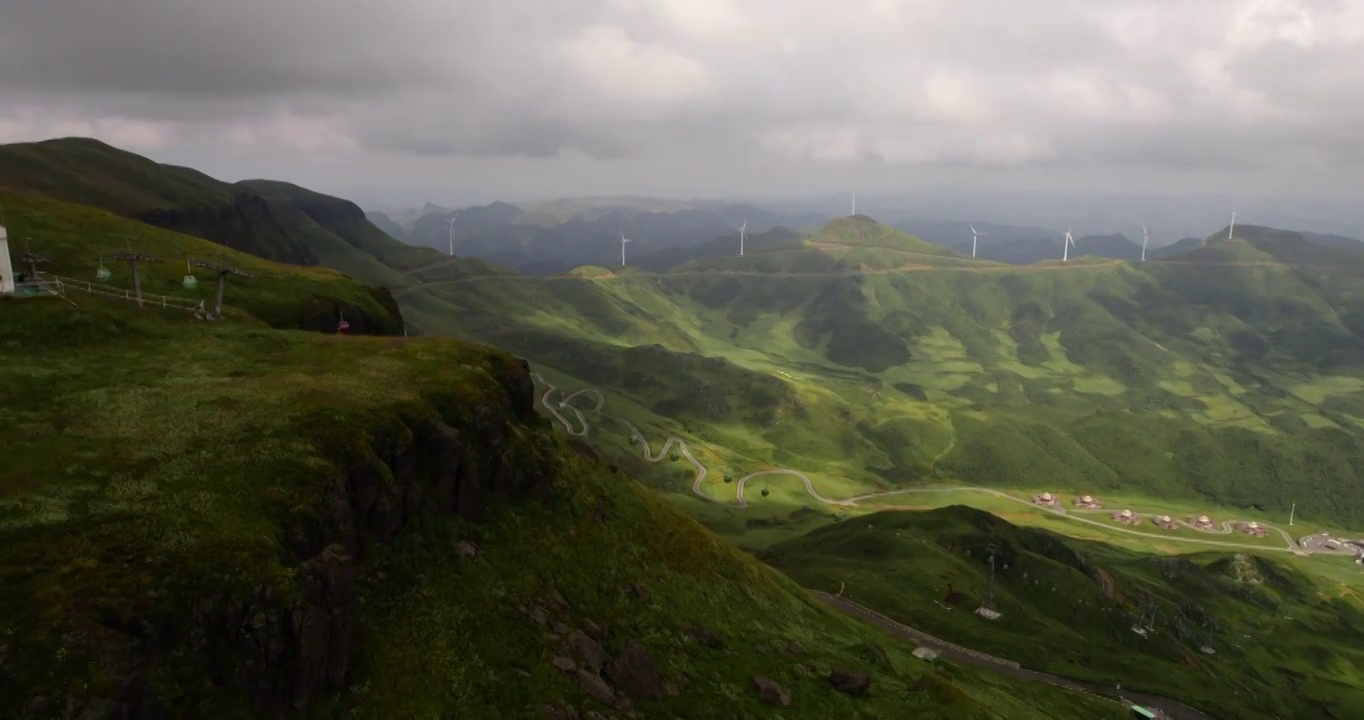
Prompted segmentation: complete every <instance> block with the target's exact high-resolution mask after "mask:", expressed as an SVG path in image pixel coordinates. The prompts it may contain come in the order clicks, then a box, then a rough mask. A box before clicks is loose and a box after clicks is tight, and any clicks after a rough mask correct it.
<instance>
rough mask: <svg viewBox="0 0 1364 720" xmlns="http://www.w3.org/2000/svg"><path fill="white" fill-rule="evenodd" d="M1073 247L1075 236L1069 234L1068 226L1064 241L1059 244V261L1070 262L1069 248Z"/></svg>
mask: <svg viewBox="0 0 1364 720" xmlns="http://www.w3.org/2000/svg"><path fill="white" fill-rule="evenodd" d="M1073 247H1075V238H1073V237H1071V236H1070V228H1066V242H1065V244H1064V245H1062V246H1061V262H1070V249H1071V248H1073Z"/></svg>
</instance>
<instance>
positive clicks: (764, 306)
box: [398, 218, 1364, 527]
mask: <svg viewBox="0 0 1364 720" xmlns="http://www.w3.org/2000/svg"><path fill="white" fill-rule="evenodd" d="M1237 233H1238V237H1237V239H1235V240H1232V241H1219V240H1216V239H1213V240H1210V241H1209V242H1207V243H1205V244H1204V246H1203V247H1201V248H1197V249H1195V250H1193V251H1192V252H1189V253H1186V254H1183V255H1179V256H1176V257H1172V258H1169V259H1165V260H1162V261H1152V262H1147V263H1142V264H1133V263H1126V262H1122V261H1115V260H1102V259H1090V258H1086V259H1079V260H1073V261H1071V262H1069V263H1061V262H1050V263H1041V264H1037V265H1032V266H1026V267H1017V266H1010V265H1004V264H999V263H989V262H983V261H972V260H971V259H970V258H966V257H963V256H961V255H959V254H957V253H954V252H952V251H950V250H946V249H943V248H938V247H935V246H931V245H928V244H927V243H924V242H923V241H920V240H918V239H917V238H913V237H912V236H908V235H905V234H904V233H900V232H898V231H895V230H893V229H890V228H885V227H883V226H879V225H877V224H875V223H874V222H873V221H870V220H868V219H865V218H844V219H840V220H837V221H835V222H833V223H831V224H830V225H829V226H828V227H826V228H825V229H824V230H823V231H821V232H819V233H816V234H815V235H813V236H811V237H810V238H808V239H807V240H806V241H805V242H804V244H803V245H802V246H801V247H800V248H799V249H776V250H768V251H763V252H757V253H753V254H752V255H749V256H745V257H742V258H737V257H730V258H715V259H708V260H702V261H696V262H693V263H688V264H685V265H682V266H679V267H677V268H675V269H674V270H672V271H670V272H666V273H648V272H640V271H638V270H632V271H629V272H618V271H614V270H613V271H602V272H596V273H587V274H576V275H569V276H561V277H552V278H528V277H523V276H518V275H514V274H505V273H501V274H492V273H482V272H467V273H465V274H464V275H463V276H461V277H455V276H454V275H451V276H449V277H448V279H441V278H440V277H434V276H433V277H432V278H431V279H430V281H429V282H425V283H424V284H421V285H419V286H416V287H412V288H406V289H404V290H403V291H401V292H400V293H399V296H398V297H399V301H400V303H401V304H402V306H403V307H404V309H405V311H406V312H408V313H409V315H410V316H411V317H412V318H413V319H414V322H416V323H417V324H418V325H420V326H421V327H422V328H423V329H424V330H426V331H428V332H434V333H441V334H451V335H456V336H461V337H470V338H475V339H479V340H484V341H487V342H492V343H494V344H498V345H501V346H503V347H507V348H508V349H510V350H512V351H513V352H516V353H518V354H521V355H523V356H525V357H528V358H530V359H532V360H534V361H537V362H540V363H543V364H545V365H547V366H548V367H551V368H553V369H555V370H557V371H559V372H561V373H562V374H563V377H564V382H565V383H566V385H565V390H566V391H569V392H571V391H572V390H575V389H577V386H575V385H574V383H581V384H582V385H590V384H600V386H601V388H602V389H603V390H606V391H608V392H610V393H614V394H615V396H616V397H618V398H620V399H621V400H622V401H623V402H624V403H627V404H626V405H625V407H627V408H628V409H629V412H631V413H634V414H633V415H632V416H631V419H632V421H633V422H635V423H636V424H637V425H641V426H650V427H652V428H654V429H655V431H656V432H659V433H661V434H664V433H671V432H676V431H679V430H683V431H685V432H688V433H691V434H692V437H695V438H698V439H700V440H702V441H703V443H713V444H715V445H716V446H717V447H715V451H716V452H717V453H721V454H723V455H724V456H725V457H726V458H727V460H726V462H733V463H735V464H736V467H735V470H736V471H739V470H743V469H744V468H752V469H760V468H762V467H764V466H766V467H772V466H777V467H792V468H796V469H800V470H804V471H806V472H809V473H812V474H814V475H815V476H819V475H821V474H822V475H824V476H825V478H826V479H825V480H824V482H829V483H844V482H845V481H850V482H852V483H854V484H856V485H859V486H861V487H862V488H863V489H865V490H866V491H872V490H876V489H884V488H888V487H894V486H898V485H899V484H902V483H915V482H923V481H927V480H932V479H947V480H954V481H962V482H964V483H966V484H976V485H996V486H1006V487H1024V488H1049V489H1052V490H1073V491H1082V492H1104V491H1111V490H1116V489H1119V488H1121V489H1123V490H1124V491H1127V492H1131V493H1145V494H1147V495H1149V496H1151V497H1155V498H1159V497H1171V498H1181V499H1184V500H1189V501H1200V502H1205V503H1207V504H1208V505H1210V506H1211V505H1214V504H1227V505H1236V506H1241V507H1256V508H1259V509H1261V510H1268V511H1274V512H1283V513H1284V514H1285V515H1286V513H1287V510H1288V508H1289V506H1290V504H1292V503H1294V502H1296V503H1297V508H1298V513H1299V517H1310V518H1314V519H1316V520H1318V521H1320V522H1324V523H1335V524H1338V525H1342V526H1346V527H1364V499H1361V496H1359V495H1358V493H1355V492H1353V488H1355V487H1357V486H1358V484H1359V481H1360V478H1359V475H1358V471H1357V470H1356V469H1355V468H1358V467H1364V464H1362V463H1361V461H1364V435H1362V434H1361V429H1364V428H1361V423H1362V422H1364V405H1360V404H1359V402H1358V393H1359V391H1360V390H1364V381H1362V380H1360V377H1361V370H1364V362H1362V361H1364V356H1362V355H1361V351H1364V321H1361V318H1364V315H1361V312H1364V292H1362V291H1364V272H1361V265H1360V263H1361V260H1362V259H1364V254H1359V253H1354V252H1351V251H1347V250H1341V249H1335V248H1329V247H1324V246H1319V245H1315V244H1312V243H1309V242H1306V241H1305V240H1303V239H1302V238H1301V236H1298V235H1296V234H1294V233H1284V232H1282V231H1275V230H1271V229H1268V228H1258V227H1253V226H1248V227H1238V228H1237ZM655 346H656V347H655ZM641 347H649V348H655V349H653V350H651V352H652V353H653V355H651V356H650V358H651V359H648V360H641V359H632V358H631V357H630V356H629V355H628V354H627V353H626V352H625V351H627V350H628V349H629V348H641ZM693 356H695V357H697V358H709V359H711V360H712V362H710V363H709V364H707V363H704V362H701V361H700V360H689V359H688V358H690V357H693ZM698 363H699V364H698ZM693 365H695V366H696V367H700V368H706V369H702V370H700V371H699V372H695V373H693V374H692V375H691V376H680V377H678V376H672V375H671V373H673V372H674V369H673V368H675V367H684V366H686V367H690V366H693ZM763 377H766V378H767V379H769V380H775V382H776V384H777V385H779V386H780V387H781V388H782V389H781V391H780V392H779V393H776V394H772V393H768V394H765V395H761V396H757V395H752V394H747V393H744V392H742V391H739V390H737V389H738V388H741V387H745V386H753V385H757V384H760V383H761V382H763V381H762V380H761V379H760V378H763ZM684 378H685V379H684ZM740 378H743V379H742V380H740ZM873 390H876V391H877V393H876V394H874V395H873V394H872V391H873ZM707 397H715V398H720V397H723V400H724V402H718V401H715V402H702V400H701V399H702V398H707ZM782 397H784V398H799V399H800V402H799V403H795V402H794V401H790V400H773V399H771V398H782ZM764 398H767V399H764ZM698 404H699V405H704V407H705V409H704V410H703V411H701V412H698V411H697V407H698ZM798 406H799V407H804V408H805V410H804V411H803V412H799V413H797V412H788V411H786V410H783V409H782V408H784V407H798ZM689 408H690V409H689ZM753 418H767V421H766V422H756V423H755V422H753ZM611 452H614V453H617V454H619V455H621V456H625V455H629V454H633V453H634V449H633V448H629V447H624V446H620V447H616V448H615V449H613V450H611ZM707 482H708V483H709V482H711V481H709V480H708V481H707ZM820 482H821V480H819V478H818V477H816V484H819V483H820ZM707 488H708V492H710V493H711V494H713V495H714V494H720V492H721V491H720V490H719V488H718V487H717V486H713V485H707ZM787 498H788V499H795V500H796V501H797V502H799V501H800V500H799V498H798V497H796V496H795V495H791V496H787Z"/></svg>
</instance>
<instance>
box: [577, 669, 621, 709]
mask: <svg viewBox="0 0 1364 720" xmlns="http://www.w3.org/2000/svg"><path fill="white" fill-rule="evenodd" d="M578 682H580V683H582V686H583V690H586V691H587V694H588V695H591V696H592V698H593V699H595V700H596V701H597V702H602V703H609V702H611V700H612V699H614V698H615V697H616V691H615V690H613V689H611V686H610V685H607V684H606V681H605V680H603V679H601V677H600V676H599V675H597V674H596V673H590V672H588V671H586V670H584V669H582V668H579V669H578Z"/></svg>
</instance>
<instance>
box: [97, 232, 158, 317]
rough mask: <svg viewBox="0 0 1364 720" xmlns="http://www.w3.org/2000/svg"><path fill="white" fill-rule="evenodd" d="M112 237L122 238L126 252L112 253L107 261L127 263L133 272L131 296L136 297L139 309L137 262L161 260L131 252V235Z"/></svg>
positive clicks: (139, 292)
mask: <svg viewBox="0 0 1364 720" xmlns="http://www.w3.org/2000/svg"><path fill="white" fill-rule="evenodd" d="M113 237H118V238H123V239H124V243H125V244H126V246H127V248H128V251H127V252H121V253H114V254H113V255H110V256H109V259H110V260H127V261H128V267H129V268H131V269H132V272H133V294H134V295H136V296H137V306H138V307H139V308H140V307H142V275H141V274H140V273H139V272H138V271H137V264H138V263H139V262H161V258H160V256H157V255H144V254H142V253H138V252H133V240H135V239H136V238H134V237H132V236H131V235H114V236H113Z"/></svg>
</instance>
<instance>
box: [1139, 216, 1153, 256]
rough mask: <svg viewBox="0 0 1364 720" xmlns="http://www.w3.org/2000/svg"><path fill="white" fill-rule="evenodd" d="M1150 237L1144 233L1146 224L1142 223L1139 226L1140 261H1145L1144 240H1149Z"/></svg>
mask: <svg viewBox="0 0 1364 720" xmlns="http://www.w3.org/2000/svg"><path fill="white" fill-rule="evenodd" d="M1150 239H1151V238H1150V236H1149V235H1147V234H1146V226H1145V225H1142V226H1141V261H1142V262H1146V241H1147V240H1150Z"/></svg>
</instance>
